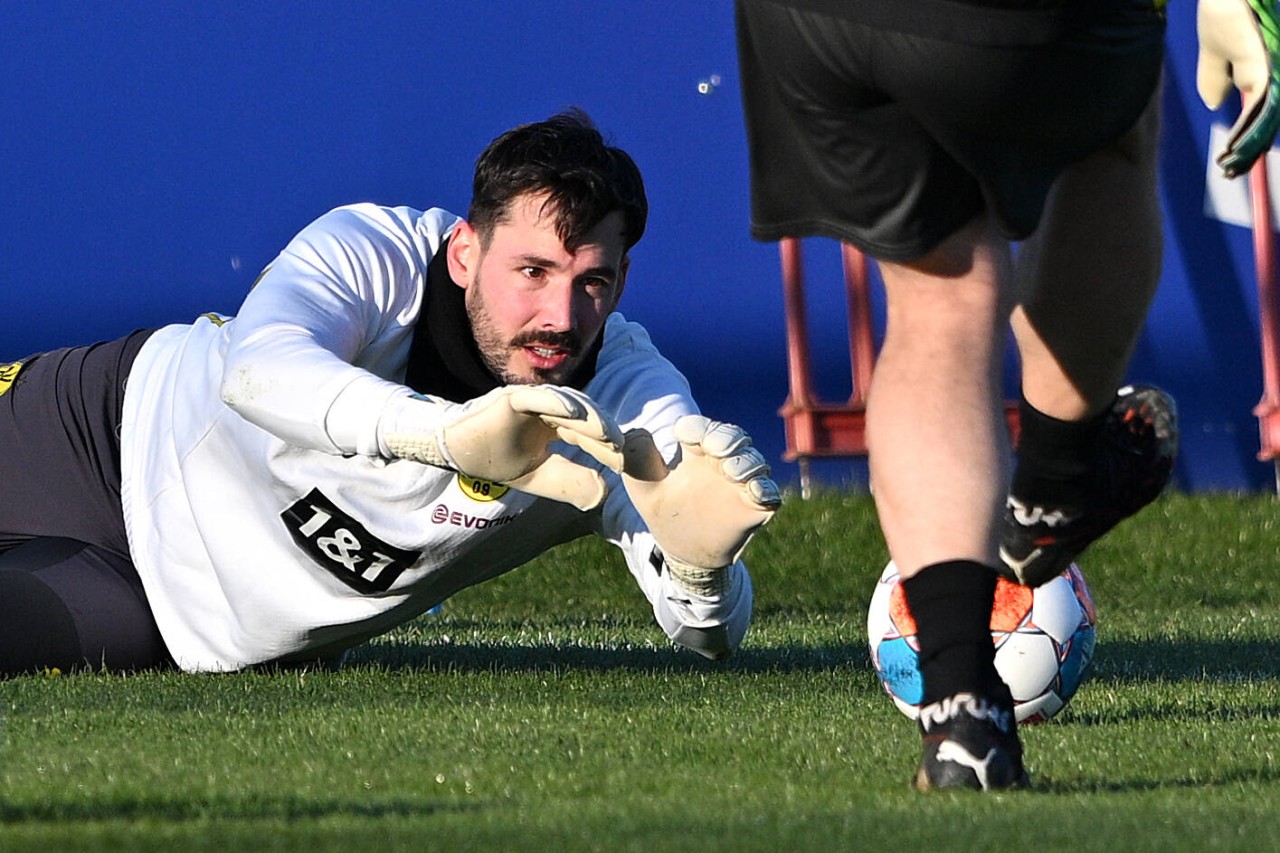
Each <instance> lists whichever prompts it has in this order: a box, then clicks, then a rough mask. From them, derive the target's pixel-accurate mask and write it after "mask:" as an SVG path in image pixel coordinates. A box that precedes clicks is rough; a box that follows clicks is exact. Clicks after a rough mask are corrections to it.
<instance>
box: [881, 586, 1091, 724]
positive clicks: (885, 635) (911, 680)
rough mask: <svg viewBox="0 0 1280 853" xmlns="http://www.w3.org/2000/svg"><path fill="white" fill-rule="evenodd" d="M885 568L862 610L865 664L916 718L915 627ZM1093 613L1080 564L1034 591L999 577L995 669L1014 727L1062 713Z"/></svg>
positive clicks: (1079, 675) (1078, 675)
mask: <svg viewBox="0 0 1280 853" xmlns="http://www.w3.org/2000/svg"><path fill="white" fill-rule="evenodd" d="M898 581H899V578H898V568H897V566H895V565H894V564H893V563H892V562H890V563H889V565H888V566H886V567H885V570H884V573H883V574H881V575H880V581H879V583H877V584H876V589H875V592H874V593H873V594H872V596H871V606H870V608H869V609H868V611H867V641H868V643H869V644H870V647H871V662H872V664H873V665H874V666H875V668H876V673H877V674H878V675H879V676H880V682H881V683H882V684H883V685H884V689H885V691H886V692H887V693H888V694H889V696H890V698H892V699H893V702H894V704H895V705H897V706H898V710H900V711H902V713H904V714H906V715H907V716H908V717H911V718H912V719H915V718H916V717H917V716H918V715H919V712H920V701H921V699H922V698H923V697H924V681H923V679H922V678H921V676H920V667H919V646H918V644H917V643H916V636H915V635H916V623H915V620H914V619H913V618H912V617H911V612H910V611H909V610H908V609H907V597H906V594H905V593H904V592H903V590H902V586H901V584H900V583H899V582H898ZM1096 622H1097V614H1096V612H1095V611H1094V608H1093V597H1092V596H1091V594H1090V593H1089V587H1088V585H1087V584H1085V581H1084V574H1082V573H1081V571H1080V567H1079V566H1077V565H1075V564H1074V563H1072V564H1071V565H1070V566H1069V567H1068V568H1067V569H1066V571H1064V572H1063V573H1062V574H1061V575H1059V576H1058V577H1056V578H1054V579H1053V580H1051V581H1049V582H1048V583H1046V584H1043V585H1041V586H1039V587H1036V588H1035V589H1030V588H1028V587H1025V586H1021V585H1019V584H1016V583H1013V582H1011V581H1007V580H1005V579H1004V578H1000V579H999V580H998V581H997V583H996V600H995V606H994V608H992V612H991V641H992V642H993V643H995V646H996V669H997V670H998V671H999V672H1000V677H1001V678H1003V679H1004V680H1005V683H1006V684H1008V685H1009V689H1010V690H1011V691H1012V692H1013V701H1014V715H1015V716H1016V717H1017V719H1018V722H1020V723H1041V722H1044V721H1045V720H1048V719H1050V718H1051V717H1053V716H1054V715H1055V714H1057V713H1058V712H1059V711H1061V710H1062V709H1063V708H1064V707H1065V706H1066V704H1067V702H1069V701H1070V700H1071V697H1072V696H1074V695H1075V692H1076V690H1077V689H1078V688H1079V687H1080V684H1081V682H1082V681H1084V678H1085V676H1086V675H1087V674H1088V672H1089V663H1090V661H1092V659H1093V644H1094V637H1095V624H1096Z"/></svg>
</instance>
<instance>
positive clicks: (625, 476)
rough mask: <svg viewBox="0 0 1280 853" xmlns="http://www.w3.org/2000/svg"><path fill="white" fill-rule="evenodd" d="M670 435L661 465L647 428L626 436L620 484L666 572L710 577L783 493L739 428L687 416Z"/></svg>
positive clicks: (770, 514) (728, 561)
mask: <svg viewBox="0 0 1280 853" xmlns="http://www.w3.org/2000/svg"><path fill="white" fill-rule="evenodd" d="M675 435H676V439H677V440H678V441H679V442H680V452H679V453H678V454H677V455H676V457H675V459H674V460H673V462H672V464H671V465H668V464H667V462H666V461H665V460H664V459H663V457H662V454H661V453H660V452H659V451H658V448H657V447H656V446H655V445H654V443H653V437H652V436H651V435H650V434H649V433H648V432H647V431H646V430H632V431H630V432H628V433H627V434H626V445H625V449H624V452H623V465H622V481H623V484H624V485H625V486H626V489H627V495H628V496H629V497H630V498H631V502H632V504H634V505H635V507H636V510H637V511H639V513H640V516H641V517H642V518H643V519H644V520H645V523H646V524H647V525H648V526H649V532H650V533H652V534H653V538H654V540H655V541H656V542H657V544H658V547H659V548H660V549H662V553H663V555H664V557H665V558H666V560H667V562H668V565H669V566H670V567H671V568H672V569H673V574H674V573H675V572H676V571H678V569H677V566H679V567H680V568H684V569H686V570H688V569H694V570H702V571H701V572H698V573H697V574H700V575H710V574H711V572H712V571H713V570H719V569H724V568H725V567H727V566H729V565H731V564H733V563H734V562H736V561H737V559H738V557H739V556H740V555H741V554H742V551H743V549H744V548H746V546H747V543H748V542H749V541H750V540H751V537H752V536H753V535H755V532H756V531H757V530H759V529H760V527H761V526H762V525H764V524H765V523H766V522H767V521H768V520H769V519H770V518H772V517H773V514H774V513H775V512H776V511H777V510H778V507H779V506H781V504H782V495H781V492H780V491H779V490H778V486H777V484H776V483H775V482H774V481H773V480H772V479H770V477H769V473H770V471H769V464H768V462H766V461H765V458H764V456H763V455H762V454H761V453H760V451H759V450H757V449H756V448H754V447H752V446H751V437H750V436H748V435H747V433H746V432H744V431H743V430H742V429H741V428H740V427H737V426H734V425H733V424H725V423H719V422H717V421H713V420H710V419H708V418H705V417H703V416H702V415H686V416H685V417H682V418H680V419H679V420H678V421H676V424H675Z"/></svg>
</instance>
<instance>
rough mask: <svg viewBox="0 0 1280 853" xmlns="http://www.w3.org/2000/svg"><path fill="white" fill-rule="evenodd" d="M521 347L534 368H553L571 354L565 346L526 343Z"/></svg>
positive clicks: (567, 359)
mask: <svg viewBox="0 0 1280 853" xmlns="http://www.w3.org/2000/svg"><path fill="white" fill-rule="evenodd" d="M523 349H524V353H525V357H526V358H528V360H529V365H530V366H531V367H533V368H534V369H535V370H555V369H556V368H557V367H561V366H562V365H564V364H565V363H566V362H567V361H569V359H570V358H572V356H573V353H572V352H570V350H569V349H567V348H565V347H558V346H550V345H547V344H526V345H525V346H524V348H523Z"/></svg>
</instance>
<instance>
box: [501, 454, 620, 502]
mask: <svg viewBox="0 0 1280 853" xmlns="http://www.w3.org/2000/svg"><path fill="white" fill-rule="evenodd" d="M508 485H510V486H513V487H514V488H517V489H519V490H520V491H522V492H528V493H529V494H531V495H536V496H538V497H541V498H550V499H551V500H555V501H562V502H563V503H567V504H572V505H573V506H575V507H577V508H578V509H580V510H583V511H584V512H585V511H586V510H591V509H595V508H596V507H598V506H599V505H600V504H601V503H603V502H604V499H605V497H606V495H608V493H609V489H608V486H607V485H606V484H605V481H604V478H603V477H602V476H600V472H599V471H597V470H595V469H594V468H588V467H586V466H585V465H579V464H577V463H576V462H572V461H570V460H568V459H566V458H564V457H563V456H556V455H554V454H553V455H551V456H548V457H547V459H546V461H545V462H543V463H542V464H541V465H539V466H538V467H537V468H534V469H533V470H532V471H530V472H529V473H528V474H526V475H524V476H523V477H519V478H518V479H515V480H511V481H510V482H509V483H508Z"/></svg>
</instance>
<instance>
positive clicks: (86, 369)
mask: <svg viewBox="0 0 1280 853" xmlns="http://www.w3.org/2000/svg"><path fill="white" fill-rule="evenodd" d="M150 334H151V331H150V330H144V331H137V332H134V333H133V334H131V335H128V336H127V337H124V338H121V339H119V340H116V341H111V342H110V343H100V344H92V345H90V346H81V347H71V348H67V349H59V350H53V351H51V352H45V353H39V354H37V355H33V356H29V357H27V358H25V359H22V360H21V361H18V362H13V363H11V364H3V365H0V552H3V551H5V550H7V549H9V548H12V547H14V546H16V545H18V544H21V543H22V542H25V541H27V540H30V539H34V538H37V537H46V536H48V537H61V538H67V539H75V540H78V541H80V542H85V543H87V544H90V545H96V546H100V547H103V548H106V549H107V550H110V551H112V552H114V553H116V554H119V555H121V556H124V557H127V556H128V555H129V544H128V541H127V539H126V538H125V531H124V516H123V512H122V510H121V508H120V417H121V412H122V409H123V406H124V383H125V380H126V378H127V377H128V375H129V368H130V367H132V365H133V360H134V358H136V357H137V354H138V350H140V349H141V348H142V345H143V343H145V342H146V340H147V338H148V337H149V336H150Z"/></svg>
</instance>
